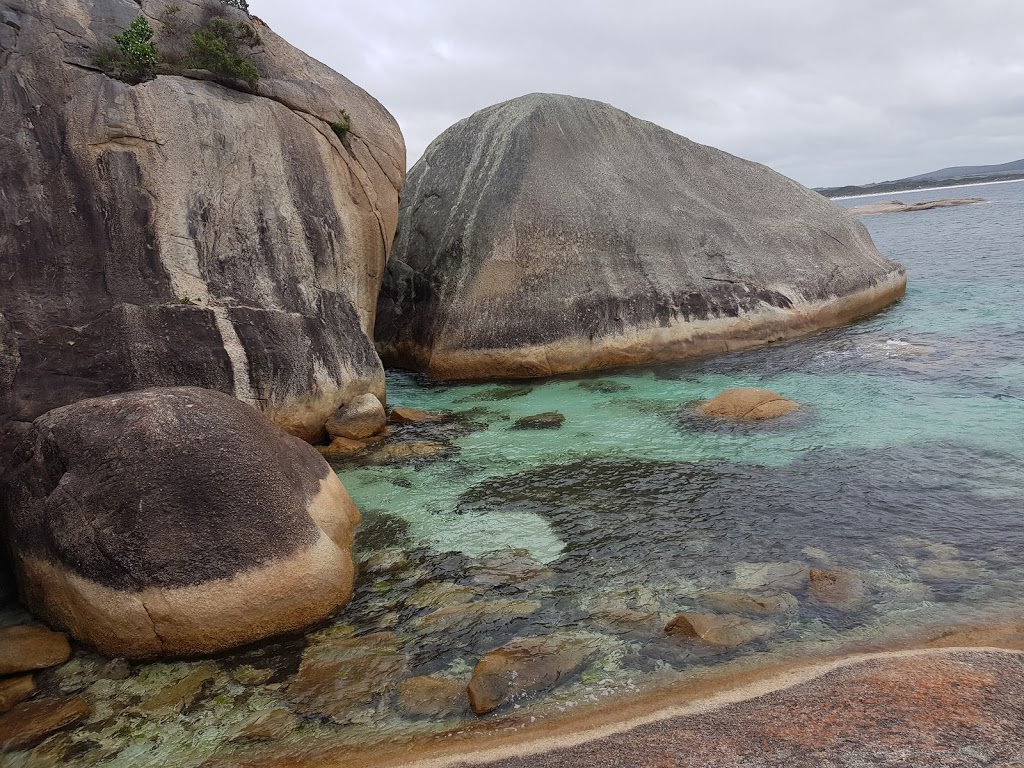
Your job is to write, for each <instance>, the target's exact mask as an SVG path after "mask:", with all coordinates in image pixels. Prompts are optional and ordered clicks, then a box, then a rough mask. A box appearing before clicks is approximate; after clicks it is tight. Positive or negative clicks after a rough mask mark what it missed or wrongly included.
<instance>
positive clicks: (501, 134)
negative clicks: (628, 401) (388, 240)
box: [375, 94, 906, 378]
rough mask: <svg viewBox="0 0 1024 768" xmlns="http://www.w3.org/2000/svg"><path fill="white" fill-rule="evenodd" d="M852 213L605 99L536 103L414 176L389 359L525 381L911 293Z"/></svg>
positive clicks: (389, 285) (653, 356)
mask: <svg viewBox="0 0 1024 768" xmlns="http://www.w3.org/2000/svg"><path fill="white" fill-rule="evenodd" d="M905 288H906V274H905V271H904V269H903V268H902V267H901V266H900V265H899V264H896V263H895V262H893V261H890V260H889V259H887V258H885V257H884V256H882V255H881V254H879V252H878V251H877V250H876V249H875V247H874V245H873V243H872V242H871V238H870V237H869V235H868V233H867V230H865V228H864V227H863V225H861V224H860V222H858V221H857V220H855V219H854V218H853V217H851V216H850V215H849V214H848V213H847V212H846V211H845V210H844V209H843V208H842V207H840V206H839V205H837V204H835V203H833V202H831V201H829V200H827V199H826V198H824V197H822V196H821V195H819V194H818V193H816V192H813V191H812V190H809V189H807V188H805V187H803V186H801V185H800V184H797V183H796V182H794V181H792V180H790V179H787V178H786V177H784V176H782V175H781V174H778V173H776V172H775V171H773V170H771V169H770V168H767V167H765V166H763V165H759V164H757V163H753V162H750V161H747V160H742V159H740V158H738V157H734V156H733V155H730V154H727V153H725V152H722V151H719V150H717V149H714V148H712V147H706V146H703V145H701V144H697V143H695V142H692V141H690V140H688V139H685V138H683V137H682V136H678V135H676V134H674V133H672V132H671V131H668V130H665V129H664V128H661V127H659V126H657V125H654V124H653V123H649V122H645V121H643V120H639V119H637V118H634V117H632V116H630V115H628V114H626V113H625V112H622V111H620V110H618V109H615V108H613V107H611V106H609V105H607V104H602V103H599V102H596V101H589V100H586V99H579V98H573V97H570V96H556V95H548V94H533V95H530V96H523V97H521V98H518V99H514V100H512V101H508V102H505V103H503V104H498V105H496V106H493V107H489V108H487V109H484V110H482V111H480V112H477V113H476V114H474V115H472V116H471V117H469V118H467V119H465V120H462V121H461V122H459V123H457V124H455V125H454V126H452V127H451V128H449V129H448V130H447V131H445V132H444V133H443V134H442V135H441V136H440V137H439V138H437V139H436V140H435V141H434V142H433V143H432V144H431V145H430V147H429V148H428V149H427V151H426V153H425V154H424V156H423V158H422V159H421V160H420V161H419V162H418V163H416V165H415V166H414V167H413V169H412V170H411V171H410V173H409V178H408V183H407V186H406V189H405V193H404V196H403V199H402V204H401V211H400V216H399V227H398V234H397V237H396V241H395V245H394V249H393V254H392V258H391V260H390V261H389V263H388V268H387V271H386V274H385V278H384V284H383V287H382V291H381V297H380V302H379V304H378V313H377V323H376V335H375V338H376V341H377V349H378V352H379V353H380V355H381V357H382V359H383V360H384V362H385V364H387V365H391V366H397V367H405V368H411V369H415V370H421V371H426V372H427V373H428V374H429V375H431V376H435V377H446V378H489V377H528V376H543V375H548V374H554V373H562V372H569V371H580V370H585V369H594V368H601V367H607V366H617V365H628V364H638V363H645V362H650V361H657V360H674V359H680V358H686V357H690V356H694V355H707V354H713V353H720V352H726V351H728V350H733V349H739V348H742V347H747V346H750V345H754V344H761V343H765V342H770V341H775V340H779V339H784V338H787V337H791V336H795V335H798V334H802V333H807V332H810V331H814V330H817V329H821V328H828V327H832V326H836V325H839V324H842V323H846V322H849V321H850V320H853V319H855V318H858V317H861V316H864V315H868V314H870V313H872V312H876V311H878V310H879V309H881V308H883V307H885V306H887V305H888V304H891V303H892V302H894V301H896V300H897V299H899V298H900V297H901V296H902V295H903V293H904V291H905Z"/></svg>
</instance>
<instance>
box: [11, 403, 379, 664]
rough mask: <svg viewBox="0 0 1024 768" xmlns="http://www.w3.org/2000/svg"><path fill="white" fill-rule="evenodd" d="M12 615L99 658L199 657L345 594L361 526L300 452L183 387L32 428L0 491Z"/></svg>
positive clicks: (241, 412)
mask: <svg viewBox="0 0 1024 768" xmlns="http://www.w3.org/2000/svg"><path fill="white" fill-rule="evenodd" d="M0 510H2V512H0V539H4V540H6V542H7V544H8V546H9V547H10V550H11V552H12V555H13V557H12V559H13V561H14V567H15V571H16V573H17V575H18V581H19V584H20V590H21V596H22V600H23V602H24V603H25V604H26V606H27V607H28V608H30V609H31V610H32V611H33V612H34V613H36V614H37V615H38V616H40V617H42V618H43V619H45V620H46V621H48V622H49V623H50V624H52V625H54V626H57V627H60V628H61V629H65V630H67V631H68V632H70V633H71V634H72V635H73V636H74V637H75V638H77V639H78V640H80V641H82V642H84V643H87V644H88V645H91V646H93V647H94V648H96V649H98V650H99V651H100V652H102V653H104V654H107V655H108V656H126V657H133V658H142V657H152V656H159V655H192V654H203V653H211V652H215V651H219V650H223V649H225V648H230V647H233V646H237V645H242V644H244V643H248V642H252V641H255V640H258V639H261V638H264V637H267V636H270V635H274V634H277V633H280V632H285V631H292V630H297V629H301V628H304V627H306V626H308V625H310V624H313V623H315V622H316V621H319V620H320V619H322V618H323V617H324V616H326V615H327V614H328V613H330V612H331V611H333V610H334V609H335V608H337V607H338V606H340V605H343V604H344V603H345V602H346V601H347V600H348V598H349V596H350V595H351V593H352V580H353V562H352V557H351V551H350V548H351V544H352V536H353V529H354V527H355V525H356V524H357V523H358V521H359V513H358V512H357V511H356V508H355V506H354V504H353V503H352V501H351V499H350V498H349V496H348V494H347V493H346V492H345V489H344V487H342V485H341V482H340V481H339V480H338V478H337V475H335V474H334V472H332V471H331V470H330V467H329V466H328V465H327V463H326V462H325V461H324V460H323V459H322V458H321V457H320V455H319V454H318V453H317V452H316V450H314V449H313V448H312V447H311V446H310V445H308V444H306V443H303V442H302V441H301V440H298V439H297V438H294V437H292V436H290V435H287V434H285V433H284V432H282V431H281V430H279V429H277V428H276V427H275V426H274V425H272V424H270V423H269V422H268V421H267V420H266V419H264V418H263V417H262V416H260V415H259V414H258V413H257V412H256V411H255V410H253V409H252V408H250V407H249V406H247V405H245V404H244V403H241V402H239V401H238V400H236V399H234V398H232V397H230V396H228V395H224V394H221V393H219V392H212V391H210V390H202V389H197V388H192V387H177V388H167V389H150V390H143V391H141V392H132V393H127V394H119V395H108V396H106V397H102V398H94V399H91V400H83V401H81V402H78V403H75V404H73V405H69V406H65V407H63V408H58V409H56V410H54V411H51V412H50V413H48V414H46V415H45V416H42V417H40V418H39V419H37V420H36V421H35V422H34V423H33V425H32V429H31V431H30V433H29V435H28V437H27V438H26V439H25V440H24V441H23V442H22V443H21V445H20V446H19V447H18V449H17V451H16V452H15V456H14V458H13V460H12V463H11V467H10V470H9V471H8V473H7V474H6V475H5V477H4V479H3V484H2V486H0Z"/></svg>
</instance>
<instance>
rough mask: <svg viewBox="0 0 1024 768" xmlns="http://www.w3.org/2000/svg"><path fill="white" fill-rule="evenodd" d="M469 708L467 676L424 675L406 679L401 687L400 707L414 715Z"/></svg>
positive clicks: (453, 712) (447, 713)
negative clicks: (453, 678) (458, 677)
mask: <svg viewBox="0 0 1024 768" xmlns="http://www.w3.org/2000/svg"><path fill="white" fill-rule="evenodd" d="M468 709H469V699H468V697H467V694H466V681H465V680H452V679H450V678H447V677H438V676H436V675H422V676H420V677H410V678H409V679H408V680H403V681H402V684H401V686H399V688H398V710H399V711H400V712H401V713H402V714H405V715H412V716H415V717H451V716H452V715H461V714H463V713H464V712H466V711H467V710H468Z"/></svg>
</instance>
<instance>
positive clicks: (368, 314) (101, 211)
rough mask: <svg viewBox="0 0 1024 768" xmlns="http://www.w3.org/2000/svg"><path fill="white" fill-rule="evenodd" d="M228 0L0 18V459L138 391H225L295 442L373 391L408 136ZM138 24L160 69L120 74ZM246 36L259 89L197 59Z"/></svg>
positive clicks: (97, 4) (41, 9)
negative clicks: (61, 410) (47, 429)
mask: <svg viewBox="0 0 1024 768" xmlns="http://www.w3.org/2000/svg"><path fill="white" fill-rule="evenodd" d="M231 5H232V4H229V3H224V2H221V0H179V1H178V2H177V3H170V2H166V0H136V1H127V0H47V2H31V3H20V2H19V3H14V4H10V3H8V4H4V5H2V6H0V103H2V104H3V109H2V110H0V200H2V201H3V204H2V205H0V265H2V267H3V270H2V274H3V278H2V279H0V313H2V315H0V450H3V451H4V452H6V450H7V449H9V448H11V447H13V444H14V443H15V442H16V439H17V434H19V433H24V431H25V430H26V429H27V427H28V424H29V423H31V421H32V420H33V419H35V418H36V417H37V416H40V415H41V414H43V413H45V412H47V411H49V410H52V409H53V408H56V407H58V406H62V405H66V404H68V403H72V402H75V401H76V400H81V399H83V398H87V397H94V396H99V395H105V394H110V393H114V392H122V391H129V390H134V389H141V388H144V387H147V386H175V385H190V386H200V387H204V388H208V389H217V390H220V391H222V392H226V393H228V394H232V395H235V396H236V397H238V398H239V399H241V400H244V401H246V402H248V403H250V404H251V405H254V406H256V407H257V408H260V409H261V410H263V411H264V413H265V414H266V415H267V416H268V417H269V418H270V419H271V420H272V421H274V422H275V423H276V424H278V425H280V426H281V427H282V428H284V429H285V430H287V431H289V432H291V433H292V434H295V435H298V436H301V437H303V438H304V439H314V438H316V437H318V436H320V434H321V433H322V430H323V425H324V423H325V422H326V420H327V419H328V418H329V417H330V415H331V414H332V413H334V411H335V410H337V408H338V407H339V406H340V405H342V404H344V403H346V402H348V401H349V400H350V399H352V398H354V397H356V396H358V395H361V394H363V393H366V392H372V393H373V394H375V395H377V396H378V397H379V398H381V399H383V398H384V372H383V368H382V366H381V363H380V360H379V358H378V357H377V355H376V353H375V352H374V348H373V344H372V341H371V337H372V331H373V325H374V316H375V311H376V303H377V294H378V292H379V289H380V283H381V278H382V276H383V272H384V265H385V262H386V260H387V257H388V254H389V252H390V248H391V244H392V240H393V235H394V231H395V227H396V225H397V221H398V196H399V191H400V189H401V187H402V184H403V182H404V177H405V146H404V142H403V140H402V135H401V132H400V131H399V128H398V125H397V123H396V122H395V120H394V119H393V118H392V116H391V115H390V114H388V112H387V111H386V110H385V109H384V108H383V107H382V106H381V105H380V104H379V103H378V102H377V101H376V100H375V99H374V98H373V97H372V96H370V95H369V94H368V93H366V92H365V91H364V90H362V89H361V88H359V87H358V86H356V85H354V84H353V83H352V82H350V81H349V80H348V79H347V78H345V77H343V76H342V75H340V74H338V73H337V72H334V71H332V70H331V69H329V68H328V67H326V66H324V65H323V64H321V63H319V62H317V61H315V60H313V59H312V58H310V57H309V56H306V55H305V54H304V53H302V52H301V51H299V50H297V49H295V48H293V47H292V46H290V45H289V44H288V43H287V42H285V41H284V40H283V39H281V38H280V37H278V36H277V35H276V34H274V32H273V31H272V30H271V29H269V28H268V27H267V26H266V25H265V24H263V23H262V22H261V21H260V20H258V19H257V18H255V17H250V16H248V15H247V14H246V13H245V12H243V11H242V10H239V9H237V8H233V7H230V6H231ZM234 5H237V4H234ZM139 15H142V16H143V17H144V18H145V19H146V20H147V23H148V25H149V26H150V27H151V28H152V29H153V30H154V37H153V41H154V43H155V46H156V51H157V54H158V63H157V66H156V68H155V69H154V71H153V73H152V76H151V77H148V79H147V78H146V77H143V78H142V82H125V81H123V80H121V79H117V77H115V76H113V75H117V74H119V70H117V68H116V67H115V68H113V71H112V72H111V74H108V73H107V72H109V71H111V65H110V64H109V60H110V58H111V55H110V50H112V49H115V48H116V46H115V43H114V38H115V36H118V35H121V34H122V33H124V32H125V30H126V28H128V27H129V26H130V25H131V24H132V23H133V20H135V19H136V17H137V16H139ZM211 24H212V25H213V26H211ZM218 24H219V26H217V25H218ZM225 24H226V25H227V26H225ZM238 25H243V26H244V28H247V29H250V30H252V32H254V33H255V37H253V36H250V37H247V38H246V40H247V41H248V42H254V41H255V40H256V39H258V41H259V42H258V43H256V44H255V45H252V46H249V45H248V43H246V44H245V45H244V46H243V48H242V50H241V56H242V57H244V58H245V59H247V60H248V63H249V64H250V65H251V66H252V67H254V68H255V72H256V73H258V74H259V75H260V76H259V78H258V81H256V82H255V83H254V84H250V83H246V82H243V81H241V80H238V79H234V78H232V77H229V76H224V75H223V74H222V73H217V72H212V71H209V70H203V69H197V68H196V67H197V66H199V64H197V63H196V62H194V61H192V60H191V59H189V53H188V52H189V50H190V46H191V45H192V44H193V43H192V41H193V38H194V36H195V35H196V34H199V33H201V34H205V35H206V41H205V42H206V44H207V47H209V46H210V45H213V44H214V43H217V42H218V40H216V39H215V40H213V43H211V42H210V38H211V36H212V37H214V38H217V36H218V35H219V36H220V37H219V38H218V39H219V40H220V41H221V43H223V40H224V39H225V37H230V36H231V35H235V36H236V37H237V30H238V29H240V27H239V26H238ZM225 30H227V31H226V32H225ZM224 44H226V43H224ZM104 57H106V60H107V62H108V63H106V64H105V63H104ZM224 58H230V57H227V56H225V57H224ZM200 63H202V62H200ZM207 65H208V66H215V63H211V64H207ZM132 79H133V80H134V79H138V78H132ZM343 110H344V112H345V114H342V111H343ZM346 115H347V117H346Z"/></svg>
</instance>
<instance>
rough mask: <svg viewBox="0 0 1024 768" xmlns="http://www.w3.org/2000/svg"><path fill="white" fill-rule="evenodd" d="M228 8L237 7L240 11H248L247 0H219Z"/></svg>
mask: <svg viewBox="0 0 1024 768" xmlns="http://www.w3.org/2000/svg"><path fill="white" fill-rule="evenodd" d="M220 1H221V2H222V3H224V5H226V6H227V7H228V8H237V9H238V10H240V11H245V12H246V13H248V12H249V0H220Z"/></svg>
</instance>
